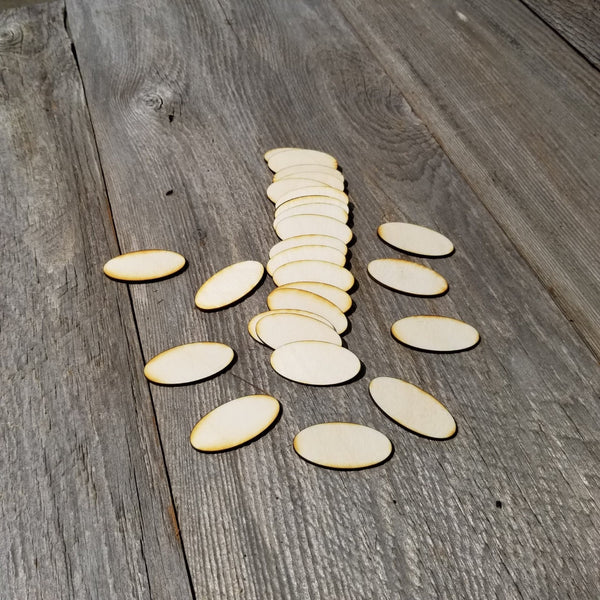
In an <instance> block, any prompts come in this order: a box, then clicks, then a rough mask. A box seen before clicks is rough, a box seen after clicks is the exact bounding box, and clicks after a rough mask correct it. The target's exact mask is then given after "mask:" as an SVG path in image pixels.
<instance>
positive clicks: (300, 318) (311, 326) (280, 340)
mask: <svg viewBox="0 0 600 600" xmlns="http://www.w3.org/2000/svg"><path fill="white" fill-rule="evenodd" d="M256 335H257V336H258V337H259V338H260V340H261V341H262V342H263V344H266V345H267V346H270V347H271V348H274V349H275V348H279V347H280V346H285V344H290V343H291V342H300V341H303V340H314V341H319V342H329V343H330V344H335V345H336V346H341V345H342V338H341V337H340V336H339V334H338V333H336V332H335V330H334V329H332V328H331V327H330V326H329V325H326V324H325V323H321V322H320V321H317V320H316V319H313V318H312V317H308V316H305V315H298V314H292V313H273V312H272V313H267V314H266V315H264V316H263V317H262V318H261V319H259V321H258V322H257V324H256Z"/></svg>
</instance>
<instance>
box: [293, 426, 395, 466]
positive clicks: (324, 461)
mask: <svg viewBox="0 0 600 600" xmlns="http://www.w3.org/2000/svg"><path fill="white" fill-rule="evenodd" d="M294 450H295V451H296V452H297V453H298V454H299V455H300V456H301V457H302V458H304V459H305V460H307V461H309V462H311V463H314V464H316V465H319V466H321V467H329V468H331V469H363V468H366V467H372V466H375V465H378V464H380V463H382V462H383V461H384V460H386V459H387V458H388V457H389V456H390V455H391V453H392V443H391V442H390V440H389V439H388V438H387V437H386V436H385V435H383V433H381V432H379V431H377V430H376V429H372V428H371V427H366V426H365V425H358V424H356V423H319V424H318V425H312V426H311V427H307V428H306V429H304V430H302V431H301V432H300V433H299V434H298V435H297V436H296V437H295V438H294Z"/></svg>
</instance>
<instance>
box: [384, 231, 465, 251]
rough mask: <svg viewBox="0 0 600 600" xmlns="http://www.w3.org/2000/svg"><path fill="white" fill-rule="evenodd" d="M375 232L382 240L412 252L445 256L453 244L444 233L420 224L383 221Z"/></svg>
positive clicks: (452, 249)
mask: <svg viewBox="0 0 600 600" xmlns="http://www.w3.org/2000/svg"><path fill="white" fill-rule="evenodd" d="M377 233H378V235H379V237H380V238H381V239H382V240H383V241H384V242H387V243H388V244H390V245H391V246H394V248H398V249H399V250H404V251H405V252H411V253H412V254H419V255H421V256H447V255H448V254H451V253H452V252H453V251H454V245H453V244H452V242H451V241H450V240H449V239H448V238H447V237H446V236H445V235H442V234H441V233H438V232H437V231H433V229H428V228H427V227H422V226H421V225H413V224H412V223H384V224H383V225H380V226H379V228H378V229H377Z"/></svg>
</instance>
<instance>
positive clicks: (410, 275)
mask: <svg viewBox="0 0 600 600" xmlns="http://www.w3.org/2000/svg"><path fill="white" fill-rule="evenodd" d="M367 270H368V272H369V275H371V277H373V279H375V280H376V281H378V282H379V283H381V284H383V285H385V286H386V287H389V288H391V289H393V290H396V291H398V292H404V293H405V294H414V295H415V296H437V295H439V294H443V293H444V292H445V291H446V290H447V289H448V283H447V281H446V280H445V279H444V278H443V277H442V276H441V275H440V274H439V273H437V272H436V271H434V270H433V269H430V268H429V267H426V266H425V265H420V264H419V263H416V262H412V261H410V260H402V259H400V258H380V259H377V260H373V261H371V262H370V263H369V265H368V266H367Z"/></svg>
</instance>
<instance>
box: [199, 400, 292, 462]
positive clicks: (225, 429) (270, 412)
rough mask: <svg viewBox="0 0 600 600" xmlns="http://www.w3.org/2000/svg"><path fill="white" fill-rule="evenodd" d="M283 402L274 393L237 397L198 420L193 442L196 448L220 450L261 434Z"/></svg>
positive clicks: (208, 450)
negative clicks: (271, 394) (272, 394)
mask: <svg viewBox="0 0 600 600" xmlns="http://www.w3.org/2000/svg"><path fill="white" fill-rule="evenodd" d="M280 410H281V406H280V404H279V402H278V401H277V400H276V399H275V398H273V397H272V396H264V395H260V394H257V395H253V396H244V397H242V398H236V399H235V400H231V401H229V402H226V403H225V404H222V405H221V406H218V407H217V408H215V409H214V410H211V411H210V412H209V413H208V414H206V415H205V416H204V417H202V419H200V421H198V423H196V425H195V427H194V429H192V433H191V435H190V442H191V444H192V446H193V447H194V448H196V450H200V451H202V452H219V451H222V450H229V449H230V448H235V447H237V446H241V445H242V444H245V443H246V442H249V441H250V440H253V439H254V438H256V437H258V436H259V435H260V434H261V433H263V431H265V430H266V429H268V428H269V427H270V425H271V424H272V423H273V422H274V421H275V419H276V418H277V415H278V414H279V411H280Z"/></svg>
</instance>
